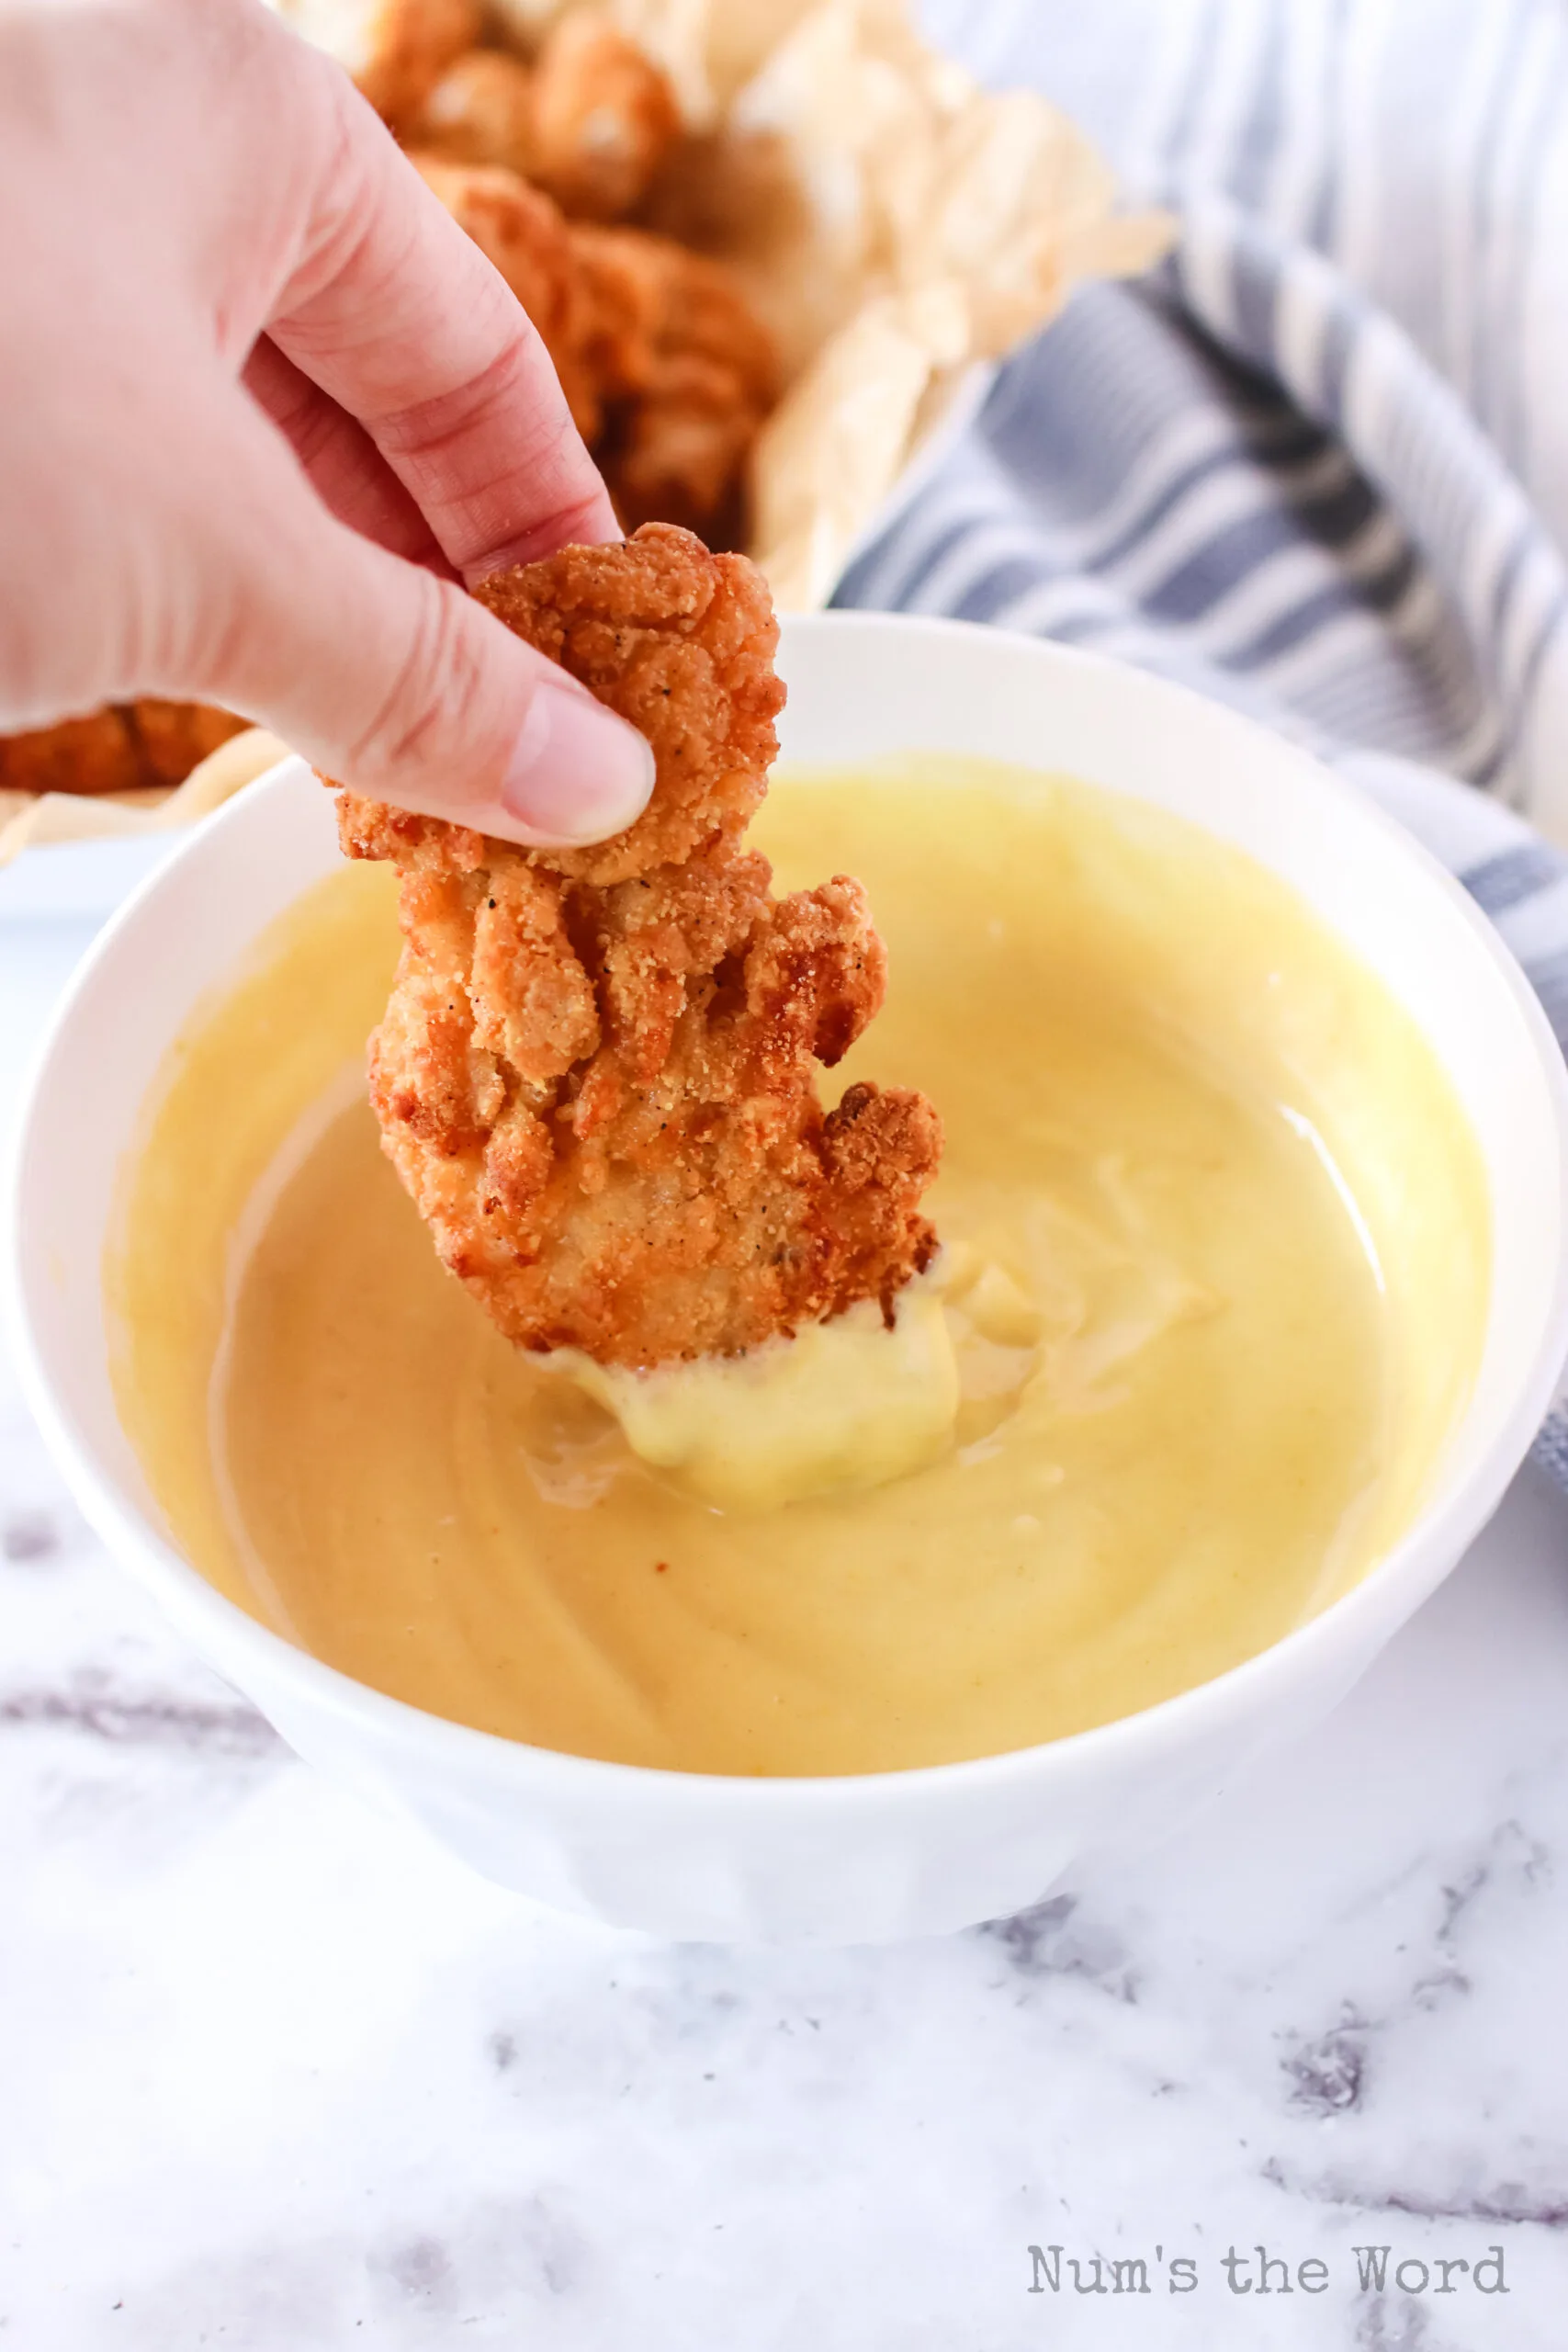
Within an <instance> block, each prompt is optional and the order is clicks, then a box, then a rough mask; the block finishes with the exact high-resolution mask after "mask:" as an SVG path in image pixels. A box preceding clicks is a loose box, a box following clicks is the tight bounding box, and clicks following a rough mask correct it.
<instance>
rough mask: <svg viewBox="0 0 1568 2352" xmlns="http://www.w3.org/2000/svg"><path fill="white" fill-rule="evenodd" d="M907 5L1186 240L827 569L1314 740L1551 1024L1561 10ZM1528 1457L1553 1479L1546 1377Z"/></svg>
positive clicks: (1565, 81)
mask: <svg viewBox="0 0 1568 2352" xmlns="http://www.w3.org/2000/svg"><path fill="white" fill-rule="evenodd" d="M923 13H924V17H925V20H926V23H927V27H928V29H929V30H930V31H931V34H932V36H933V38H934V39H935V40H938V41H939V42H940V43H941V44H942V46H943V47H944V48H946V49H947V50H949V51H951V52H952V53H953V54H955V55H957V56H959V57H961V58H963V59H964V62H966V63H968V64H969V65H970V66H971V68H972V69H973V70H974V71H976V73H977V74H979V75H980V76H981V78H982V79H985V80H987V81H992V82H998V83H1014V84H1017V83H1023V84H1029V85H1034V86H1036V87H1039V88H1041V89H1042V90H1043V91H1044V92H1045V93H1046V94H1047V95H1048V96H1051V97H1052V98H1053V99H1055V101H1056V102H1057V103H1058V104H1061V105H1064V106H1065V107H1066V108H1067V110H1068V111H1069V112H1071V113H1073V114H1075V115H1076V116H1077V118H1078V119H1080V120H1081V121H1082V122H1083V123H1084V124H1085V127H1086V128H1087V129H1089V130H1090V131H1091V132H1092V133H1093V134H1094V135H1095V137H1096V138H1097V139H1098V140H1099V141H1100V142H1101V144H1102V145H1103V146H1104V147H1105V148H1106V150H1107V151H1108V152H1109V153H1111V156H1112V158H1113V160H1114V162H1115V163H1116V165H1117V168H1118V170H1119V172H1120V174H1121V175H1122V181H1123V183H1124V185H1125V186H1126V187H1127V188H1128V190H1129V193H1130V195H1132V196H1133V197H1134V198H1138V199H1140V200H1142V199H1146V198H1152V199H1154V200H1156V201H1159V202H1163V203H1166V204H1168V205H1169V206H1170V207H1171V208H1172V209H1173V210H1174V211H1175V212H1176V214H1177V216H1178V218H1179V224H1180V235H1179V244H1178V248H1177V251H1176V252H1175V254H1174V255H1173V256H1172V258H1171V260H1170V261H1169V262H1168V264H1167V265H1166V266H1164V267H1163V269H1162V270H1161V271H1160V272H1158V273H1156V276H1155V277H1154V278H1153V279H1151V280H1150V281H1148V282H1147V283H1145V284H1144V285H1142V286H1136V287H1123V286H1100V287H1093V288H1088V289H1086V290H1085V291H1084V292H1082V293H1081V294H1080V295H1078V296H1077V298H1076V299H1075V300H1074V301H1073V302H1072V303H1071V305H1070V306H1069V308H1068V310H1067V311H1066V314H1065V316H1064V317H1063V318H1062V319H1061V320H1060V321H1059V322H1058V323H1057V324H1056V325H1055V326H1054V327H1053V328H1052V329H1051V330H1050V332H1049V333H1048V334H1046V335H1045V336H1044V337H1043V338H1042V340H1041V341H1040V342H1039V343H1038V344H1036V345H1033V346H1032V348H1031V349H1029V350H1028V351H1026V352H1024V353H1023V354H1021V356H1019V357H1017V358H1016V359H1014V360H1013V361H1011V362H1010V364H1009V365H1008V366H1007V367H1006V368H1004V369H1003V371H1002V373H1001V376H1000V378H999V379H998V382H997V384H996V387H995V389H994V390H993V392H992V394H991V396H990V398H989V400H988V401H987V403H986V405H985V407H984V409H983V410H982V412H981V413H980V415H979V417H978V419H977V421H976V424H974V425H973V427H972V428H971V429H970V430H969V431H968V432H967V433H966V434H965V435H964V438H963V440H962V441H961V442H960V444H959V445H958V446H957V447H956V448H955V449H954V450H953V452H952V454H951V455H950V456H949V457H948V458H947V459H946V461H945V462H944V463H943V465H942V467H941V469H939V471H938V472H937V473H936V475H935V476H934V478H933V479H932V480H931V481H930V483H929V484H928V485H927V486H926V488H925V490H924V491H923V492H922V494H921V495H920V497H919V499H918V500H917V501H916V502H915V503H913V504H912V505H911V506H909V507H908V509H907V510H906V511H904V512H903V513H901V514H899V515H897V516H896V517H895V519H894V520H893V521H892V523H891V524H890V526H888V528H887V529H886V531H885V532H884V533H883V534H882V536H881V537H879V538H877V539H876V540H875V541H874V543H873V544H872V545H871V546H870V547H868V548H865V549H864V550H863V551H862V552H861V553H860V554H859V555H858V556H857V557H856V559H855V560H854V561H853V562H852V566H851V568H850V570H849V571H848V572H847V573H846V575H845V578H844V580H843V581H842V582H841V583H840V589H839V592H838V594H837V597H836V599H835V601H836V602H837V603H839V604H845V605H875V606H882V607H897V608H900V609H905V610H909V611H914V612H928V613H949V614H958V615H962V616H964V617H967V618H971V619H976V620H985V621H991V622H995V623H998V624H1000V625H1001V626H1004V627H1007V628H1024V629H1030V630H1034V631H1037V632H1039V633H1040V634H1042V635H1045V636H1050V637H1055V638H1061V639H1066V640H1067V641H1069V642H1072V643H1077V644H1086V645H1092V646H1096V647H1098V648H1100V649H1101V650H1104V651H1107V652H1111V653H1115V654H1119V655H1121V656H1122V657H1123V658H1125V659H1128V660H1131V661H1134V662H1140V663H1143V664H1144V665H1145V666H1147V667H1148V668H1151V669H1155V670H1158V671H1161V672H1163V673H1166V674H1167V675H1169V676H1172V677H1177V678H1180V679H1182V680H1184V681H1185V682H1187V683H1188V684H1193V685H1196V686H1198V687H1200V688H1201V689H1202V690H1203V691H1205V692H1207V693H1209V694H1212V695H1218V696H1220V697H1221V698H1222V699H1223V700H1225V701H1227V702H1231V703H1233V704H1235V705H1236V706H1238V707H1241V708H1243V709H1245V710H1247V711H1249V712H1250V713H1251V714H1252V715H1253V716H1255V717H1258V718H1262V719H1264V720H1266V721H1268V722H1269V723H1270V724H1272V725H1274V726H1276V727H1279V728H1280V729H1283V730H1284V731H1286V732H1287V733H1290V734H1292V735H1293V736H1295V737H1296V738H1298V739H1299V740H1301V741H1304V742H1306V743H1308V744H1310V745H1311V746H1312V747H1313V748H1314V750H1316V751H1317V752H1319V753H1320V754H1322V755H1323V756H1324V757H1325V758H1326V759H1328V760H1330V761H1331V762H1332V763H1334V764H1335V765H1336V766H1337V767H1338V768H1339V769H1341V770H1342V771H1343V772H1345V773H1347V774H1348V775H1351V776H1352V777H1354V778H1355V779H1356V780H1357V781H1358V782H1359V783H1360V784H1361V785H1363V786H1365V787H1366V788H1367V789H1368V790H1370V791H1371V792H1373V793H1375V794H1376V795H1377V797H1379V798H1380V799H1381V800H1382V801H1383V802H1384V803H1385V804H1386V805H1388V806H1389V807H1390V808H1392V809H1393V811H1394V813H1395V814H1396V815H1398V816H1399V817H1400V818H1401V819H1402V820H1404V822H1405V823H1406V824H1407V825H1409V826H1410V827H1411V829H1412V830H1413V831H1416V833H1418V834H1419V835H1420V836H1421V837H1422V838H1423V839H1424V840H1425V841H1426V842H1427V845H1428V846H1429V847H1430V848H1432V849H1433V850H1434V851H1435V852H1436V853H1437V854H1438V856H1440V857H1441V858H1442V859H1443V860H1444V861H1445V863H1446V864H1448V865H1450V867H1451V868H1452V869H1453V870H1454V871H1455V872H1456V873H1458V874H1459V875H1460V876H1461V879H1462V880H1463V881H1464V883H1465V884H1466V885H1467V887H1468V888H1470V889H1471V891H1472V894H1473V895H1474V897H1475V899H1477V901H1478V903H1479V904H1480V905H1481V906H1482V907H1483V910H1485V912H1486V913H1487V914H1489V915H1490V916H1491V917H1492V918H1493V920H1494V921H1495V922H1496V923H1497V925H1498V927H1499V929H1500V930H1501V932H1502V933H1503V934H1504V936H1505V938H1506V940H1507V941H1508V944H1510V946H1511V947H1512V948H1513V949H1514V951H1515V953H1516V954H1517V956H1518V957H1519V960H1520V962H1521V963H1522V965H1523V967H1524V968H1525V970H1526V972H1527V973H1528V975H1529V978H1530V979H1531V980H1532V982H1533V983H1534V985H1535V987H1536V989H1537V991H1538V993H1539V994H1540V998H1541V1001H1542V1002H1543V1004H1544V1005H1545V1007H1546V1011H1547V1012H1548V1015H1549V1017H1550V1018H1551V1022H1552V1024H1553V1026H1554V1028H1555V1029H1556V1032H1557V1035H1558V1036H1559V1038H1560V1039H1562V1041H1563V1043H1564V1046H1565V1049H1568V856H1564V855H1563V854H1562V852H1560V851H1559V850H1558V849H1557V848H1555V847H1552V846H1551V845H1550V840H1555V841H1557V842H1563V843H1564V844H1568V571H1565V570H1564V566H1563V562H1562V557H1561V555H1560V553H1559V550H1558V541H1559V540H1560V539H1561V540H1562V541H1564V542H1568V6H1564V5H1563V0H1095V5H1094V6H1093V7H1092V8H1085V7H1084V6H1082V5H1081V0H926V5H925V7H924V12H923ZM1450 778H1459V779H1461V780H1462V782H1463V783H1464V784H1465V785H1468V786H1478V787H1480V789H1479V790H1470V791H1465V790H1461V789H1458V788H1456V786H1454V784H1453V783H1451V782H1448V781H1445V779H1450ZM1516 811H1517V812H1522V813H1515V812H1516ZM1526 818H1528V819H1529V820H1530V821H1529V822H1526V821H1525V819H1526ZM1532 827H1538V828H1540V831H1535V830H1532ZM1543 834H1544V835H1546V836H1548V837H1550V840H1549V839H1543V838H1542V835H1543ZM1536 1453H1537V1456H1538V1458H1539V1459H1540V1461H1541V1462H1542V1463H1543V1464H1545V1465H1546V1466H1547V1467H1548V1468H1549V1469H1550V1470H1551V1472H1552V1473H1553V1474H1554V1476H1556V1477H1557V1478H1558V1479H1559V1480H1560V1481H1561V1483H1562V1485H1563V1486H1564V1487H1568V1394H1565V1395H1564V1396H1563V1397H1560V1399H1559V1402H1558V1405H1557V1407H1556V1408H1555V1409H1554V1411H1553V1413H1552V1415H1551V1418H1550V1419H1549V1420H1548V1422H1547V1425H1546V1427H1545V1429H1544V1430H1542V1432H1541V1436H1540V1440H1539V1441H1538V1443H1537V1448H1536Z"/></svg>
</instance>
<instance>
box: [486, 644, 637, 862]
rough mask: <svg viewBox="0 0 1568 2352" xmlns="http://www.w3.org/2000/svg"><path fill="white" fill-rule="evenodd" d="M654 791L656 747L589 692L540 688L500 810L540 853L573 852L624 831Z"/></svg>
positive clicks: (514, 755) (518, 744)
mask: <svg viewBox="0 0 1568 2352" xmlns="http://www.w3.org/2000/svg"><path fill="white" fill-rule="evenodd" d="M652 790H653V750H652V746H651V745H650V744H649V741H648V740H647V738H646V736H642V735H639V734H638V733H637V729H636V728H635V727H629V726H628V725H627V724H626V720H625V719H624V718H616V716H615V712H614V711H612V710H606V709H605V708H604V705H603V704H602V703H597V702H595V701H594V700H593V698H592V695H586V694H581V693H580V692H578V691H577V690H576V689H575V688H573V687H570V686H558V685H556V684H553V682H551V681H549V680H547V681H546V682H545V683H544V684H542V685H540V686H537V687H536V689H535V692H534V699H533V701H532V702H531V703H530V704H529V706H528V716H527V718H525V720H524V722H523V731H522V733H521V734H520V735H519V736H518V738H517V741H516V743H515V745H514V746H513V753H512V759H511V763H510V764H509V765H508V767H507V771H506V774H505V775H504V777H503V778H502V786H501V805H502V808H503V809H505V811H506V813H507V815H508V816H509V817H510V818H511V819H512V820H513V823H514V824H515V825H517V826H518V827H519V828H520V830H522V831H525V833H526V834H527V836H528V839H529V841H530V842H532V843H533V844H534V845H535V846H536V847H537V848H540V849H575V848H577V847H579V846H580V845H581V844H582V843H583V842H602V841H604V840H606V839H607V838H608V836H609V835H610V834H611V833H619V832H623V831H625V830H626V826H628V825H629V824H630V823H631V822H632V821H633V820H634V819H635V818H637V817H640V816H641V814H642V812H643V810H644V809H646V808H647V806H648V798H649V793H650V792H651V791H652Z"/></svg>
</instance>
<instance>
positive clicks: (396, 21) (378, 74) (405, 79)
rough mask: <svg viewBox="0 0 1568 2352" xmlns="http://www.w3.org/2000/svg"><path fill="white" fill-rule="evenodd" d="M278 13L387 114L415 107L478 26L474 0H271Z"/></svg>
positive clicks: (473, 37)
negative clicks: (323, 52) (340, 67)
mask: <svg viewBox="0 0 1568 2352" xmlns="http://www.w3.org/2000/svg"><path fill="white" fill-rule="evenodd" d="M275 5H276V7H277V10H278V13H279V15H281V16H282V17H286V18H287V20H288V23H289V24H291V25H292V26H293V28H294V29H295V31H296V32H297V33H299V34H301V35H302V36H303V37H304V39H305V40H308V41H310V43H311V45H312V47H314V48H316V49H321V50H325V51H326V53H327V55H328V56H329V57H333V58H335V59H336V60H337V62H338V63H339V64H340V65H341V66H343V68H344V71H345V72H346V73H347V74H349V75H350V76H351V77H352V79H353V80H354V82H355V84H356V85H357V86H358V87H359V89H360V90H361V91H362V92H363V93H364V95H365V96H366V97H367V98H368V99H369V101H370V103H371V105H372V106H373V107H375V109H376V111H377V113H378V115H380V116H382V117H383V119H385V120H386V121H388V122H396V121H398V120H399V119H400V118H401V117H403V116H405V115H412V114H414V113H416V112H417V111H418V109H419V108H420V107H422V106H423V103H424V101H425V99H426V98H427V97H428V96H429V95H430V92H431V90H432V89H433V88H434V85H435V84H436V82H437V81H439V79H440V77H441V75H442V74H444V73H445V71H446V67H447V66H448V65H449V64H450V63H451V62H452V60H453V59H454V58H455V57H458V56H460V55H461V54H462V52H463V51H464V50H466V49H471V48H472V47H473V45H474V43H475V42H476V41H477V40H478V39H479V32H480V28H481V27H480V10H479V0H275Z"/></svg>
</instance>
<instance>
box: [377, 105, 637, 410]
mask: <svg viewBox="0 0 1568 2352" xmlns="http://www.w3.org/2000/svg"><path fill="white" fill-rule="evenodd" d="M409 161H410V162H411V163H412V164H413V165H414V167H415V169H416V170H417V171H418V172H419V174H420V175H421V177H422V178H423V180H424V182H425V184H426V186H427V187H430V188H431V189H432V190H433V191H434V194H435V195H436V196H438V197H439V198H440V199H441V201H442V203H443V204H444V205H445V206H446V209H447V211H448V212H450V213H451V215H452V217H453V219H454V220H456V221H457V225H458V227H459V228H461V229H463V230H465V231H466V232H468V235H469V236H470V237H471V238H472V239H473V241H474V243H475V244H476V245H478V247H479V251H480V252H481V253H482V254H484V256H485V258H486V260H487V261H490V262H491V263H492V264H493V265H494V266H495V267H496V268H497V269H498V270H499V271H500V273H501V275H502V277H504V278H505V280H506V282H507V284H508V286H510V287H511V288H512V291H513V294H515V295H516V297H517V300H519V301H520V302H521V303H522V305H523V308H524V309H525V311H527V313H528V316H529V318H530V319H531V320H532V321H533V322H534V325H535V326H536V329H537V330H538V333H539V335H540V337H541V339H542V341H543V343H544V345H545V348H546V350H547V352H548V353H549V355H550V359H551V362H552V364H553V365H554V368H555V371H556V374H557V375H558V377H559V379H560V386H561V390H562V391H563V392H564V393H565V395H566V401H567V406H568V407H569V408H570V411H571V420H572V423H573V424H575V425H576V427H577V429H578V431H579V432H580V433H581V435H582V437H583V439H584V440H585V441H590V442H592V441H593V440H595V439H596V438H597V437H598V434H599V431H600V427H601V424H602V423H603V406H602V403H601V401H600V397H599V391H598V387H597V384H596V382H595V380H594V377H593V373H592V368H591V367H590V365H589V360H588V351H589V346H590V344H591V342H592V334H593V314H592V307H591V297H590V293H589V288H588V287H587V285H586V283H585V282H584V279H583V275H582V270H581V265H580V263H579V261H578V258H577V255H576V253H575V251H574V249H573V245H572V240H571V233H570V230H569V229H568V227H567V224H566V221H565V220H564V219H563V218H562V215H561V212H560V209H559V207H558V205H556V204H554V203H552V202H551V200H550V198H548V197H547V196H546V195H544V194H543V193H542V192H541V191H540V190H539V189H538V188H536V187H529V185H528V183H527V182H526V180H523V179H520V178H519V177H518V175H517V174H516V173H515V172H513V171H507V170H503V169H502V168H500V167H498V166H491V165H487V164H452V163H448V162H446V160H445V159H444V158H443V157H442V156H440V155H433V154H428V153H424V152H423V150H419V151H414V150H411V151H410V155H409Z"/></svg>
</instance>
